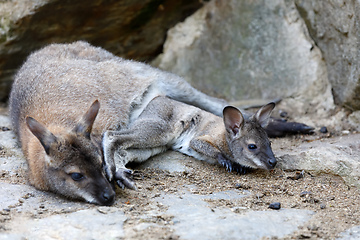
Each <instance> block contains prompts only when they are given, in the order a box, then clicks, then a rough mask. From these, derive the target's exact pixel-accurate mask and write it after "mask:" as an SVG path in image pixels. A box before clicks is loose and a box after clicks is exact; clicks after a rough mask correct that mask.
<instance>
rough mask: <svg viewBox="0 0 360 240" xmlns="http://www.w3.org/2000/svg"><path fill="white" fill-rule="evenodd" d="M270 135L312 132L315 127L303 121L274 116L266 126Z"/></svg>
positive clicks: (280, 135)
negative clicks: (290, 120)
mask: <svg viewBox="0 0 360 240" xmlns="http://www.w3.org/2000/svg"><path fill="white" fill-rule="evenodd" d="M265 130H266V133H267V134H268V136H269V137H284V136H285V135H291V134H298V133H301V134H310V133H312V132H313V130H314V128H313V127H310V126H308V125H305V124H303V123H298V122H287V121H286V120H283V119H274V118H272V119H271V120H270V121H269V124H268V125H267V127H266V128H265Z"/></svg>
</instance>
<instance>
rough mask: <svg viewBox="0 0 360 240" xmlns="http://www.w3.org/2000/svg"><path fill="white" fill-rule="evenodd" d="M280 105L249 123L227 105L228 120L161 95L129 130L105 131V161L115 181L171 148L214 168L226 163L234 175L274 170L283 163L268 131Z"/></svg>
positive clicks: (130, 184)
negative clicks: (129, 165)
mask: <svg viewBox="0 0 360 240" xmlns="http://www.w3.org/2000/svg"><path fill="white" fill-rule="evenodd" d="M274 107H275V104H274V103H269V104H267V105H265V106H263V107H262V108H261V109H260V110H259V111H258V112H257V113H256V114H254V115H253V116H252V117H250V118H249V119H244V117H243V115H242V114H241V112H240V111H239V110H238V109H237V108H235V107H232V106H227V107H225V108H224V111H223V119H222V118H221V117H218V116H216V115H214V114H211V113H209V112H206V111H204V110H201V109H199V108H197V107H193V106H189V105H187V104H184V103H181V102H178V101H175V100H172V99H169V98H167V97H162V96H159V97H156V98H154V99H153V100H152V101H151V102H150V103H149V104H148V105H147V107H146V108H145V109H144V111H143V112H142V113H141V114H140V116H139V117H138V118H137V119H136V120H135V121H134V122H131V123H130V125H129V127H128V128H127V129H124V130H120V131H107V132H105V134H104V137H103V149H104V157H105V162H106V166H112V169H108V171H107V174H108V176H109V179H110V180H112V179H115V180H116V181H117V180H118V178H119V176H114V173H116V171H115V169H117V170H119V169H124V170H126V167H125V166H126V164H127V163H129V162H142V161H145V160H147V159H148V158H150V157H151V156H153V155H155V154H159V153H161V152H164V151H165V150H167V149H169V148H171V149H172V150H175V151H179V152H181V153H184V154H186V155H188V156H192V157H194V158H196V159H199V160H205V161H207V162H209V163H212V164H216V163H220V164H221V165H223V166H225V167H226V168H227V169H228V170H229V171H232V170H235V171H237V172H239V173H246V172H247V171H248V170H249V169H252V168H262V169H266V170H270V169H273V168H274V167H275V165H276V163H277V161H276V159H275V156H274V154H273V152H272V150H271V147H270V142H269V139H268V137H267V134H266V132H265V130H264V129H263V127H266V126H267V124H268V120H269V117H270V113H271V111H272V110H273V108H274ZM114 160H115V162H114ZM114 164H115V165H116V166H114ZM120 179H121V181H120V182H119V181H118V184H119V186H121V187H125V186H126V187H128V188H135V185H134V182H132V181H131V180H130V179H126V178H123V177H122V178H120ZM124 180H125V181H124Z"/></svg>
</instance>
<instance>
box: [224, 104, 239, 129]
mask: <svg viewBox="0 0 360 240" xmlns="http://www.w3.org/2000/svg"><path fill="white" fill-rule="evenodd" d="M223 116H224V117H223V119H224V124H225V128H226V131H228V132H230V133H233V134H234V135H236V134H238V133H239V131H240V128H241V127H242V126H243V124H244V117H243V115H242V114H241V112H240V111H239V109H237V108H235V107H232V106H227V107H225V108H224V110H223Z"/></svg>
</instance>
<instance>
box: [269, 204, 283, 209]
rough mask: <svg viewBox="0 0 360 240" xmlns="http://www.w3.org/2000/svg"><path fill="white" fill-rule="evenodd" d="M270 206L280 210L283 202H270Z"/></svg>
mask: <svg viewBox="0 0 360 240" xmlns="http://www.w3.org/2000/svg"><path fill="white" fill-rule="evenodd" d="M269 208H271V209H275V210H279V209H280V208H281V203H279V202H273V203H270V204H269Z"/></svg>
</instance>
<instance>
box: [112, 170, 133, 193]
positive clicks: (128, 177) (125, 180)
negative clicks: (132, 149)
mask: <svg viewBox="0 0 360 240" xmlns="http://www.w3.org/2000/svg"><path fill="white" fill-rule="evenodd" d="M132 176H133V171H132V170H130V169H127V168H121V169H119V170H117V171H116V173H115V182H116V183H117V185H118V186H119V187H121V188H122V189H125V188H129V189H132V190H137V188H136V185H135V182H134V180H133V178H132Z"/></svg>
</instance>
